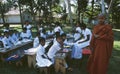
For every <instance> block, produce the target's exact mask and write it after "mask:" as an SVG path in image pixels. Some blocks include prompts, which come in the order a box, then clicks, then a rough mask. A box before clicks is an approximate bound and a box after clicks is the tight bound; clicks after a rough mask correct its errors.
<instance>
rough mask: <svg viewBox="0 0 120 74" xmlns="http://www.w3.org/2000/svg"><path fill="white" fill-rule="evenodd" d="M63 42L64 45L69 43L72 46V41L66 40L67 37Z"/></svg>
mask: <svg viewBox="0 0 120 74" xmlns="http://www.w3.org/2000/svg"><path fill="white" fill-rule="evenodd" d="M63 43H64V45H69V46H72V45H73V44H74V43H70V42H68V41H67V39H65V40H64V42H63Z"/></svg>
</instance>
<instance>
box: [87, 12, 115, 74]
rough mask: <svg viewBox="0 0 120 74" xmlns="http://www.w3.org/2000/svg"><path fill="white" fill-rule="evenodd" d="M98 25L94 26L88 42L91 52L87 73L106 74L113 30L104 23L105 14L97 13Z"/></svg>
mask: <svg viewBox="0 0 120 74" xmlns="http://www.w3.org/2000/svg"><path fill="white" fill-rule="evenodd" d="M98 21H99V23H98V25H96V26H94V29H93V36H92V39H91V42H90V48H91V49H92V54H91V55H90V57H89V59H88V64H87V71H88V73H89V74H107V68H108V64H109V59H110V56H111V53H112V48H113V41H114V39H113V32H112V27H111V26H110V25H109V24H105V15H104V14H99V15H98Z"/></svg>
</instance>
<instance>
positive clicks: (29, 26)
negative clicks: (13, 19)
mask: <svg viewBox="0 0 120 74" xmlns="http://www.w3.org/2000/svg"><path fill="white" fill-rule="evenodd" d="M24 27H25V28H27V33H28V34H29V35H30V36H31V37H32V33H31V28H32V26H31V25H30V24H28V25H24Z"/></svg>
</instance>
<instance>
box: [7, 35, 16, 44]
mask: <svg viewBox="0 0 120 74" xmlns="http://www.w3.org/2000/svg"><path fill="white" fill-rule="evenodd" d="M8 39H9V40H10V42H11V43H12V44H15V43H16V41H15V40H14V39H13V37H12V36H9V37H8Z"/></svg>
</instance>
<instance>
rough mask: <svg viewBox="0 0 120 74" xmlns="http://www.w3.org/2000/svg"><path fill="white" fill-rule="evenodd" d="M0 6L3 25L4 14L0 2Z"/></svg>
mask: <svg viewBox="0 0 120 74" xmlns="http://www.w3.org/2000/svg"><path fill="white" fill-rule="evenodd" d="M0 8H1V17H2V21H3V22H2V23H3V25H4V24H5V18H4V17H5V16H4V7H3V6H2V4H0Z"/></svg>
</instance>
